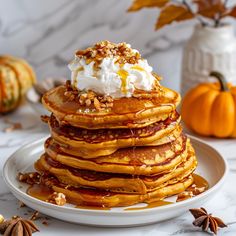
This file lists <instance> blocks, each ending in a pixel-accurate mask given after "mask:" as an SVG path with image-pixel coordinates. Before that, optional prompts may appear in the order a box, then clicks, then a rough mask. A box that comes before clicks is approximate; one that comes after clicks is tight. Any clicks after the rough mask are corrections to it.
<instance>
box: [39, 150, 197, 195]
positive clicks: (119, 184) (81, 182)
mask: <svg viewBox="0 0 236 236" xmlns="http://www.w3.org/2000/svg"><path fill="white" fill-rule="evenodd" d="M196 165H197V161H196V157H195V155H194V153H192V152H191V150H189V153H188V157H187V159H186V160H184V161H183V162H182V163H180V164H179V165H178V166H177V167H176V168H174V169H172V170H171V171H169V172H167V173H163V174H159V175H153V176H132V175H125V174H116V173H115V174H114V173H103V172H95V171H88V170H81V169H76V168H72V167H68V166H66V165H63V164H61V163H59V162H57V161H55V160H53V159H51V158H50V157H49V156H47V155H42V156H41V158H40V159H39V160H38V161H37V163H36V164H35V167H36V169H37V170H38V171H40V172H49V173H50V174H52V175H54V176H56V177H57V179H59V181H60V182H62V183H64V184H67V185H70V186H74V187H80V186H85V187H93V188H98V189H105V190H109V191H112V192H123V193H124V192H125V193H138V194H145V193H147V192H150V191H154V190H156V189H159V188H161V187H164V186H166V185H169V184H174V183H176V182H179V181H181V180H182V179H184V178H186V177H187V176H189V175H190V174H191V173H192V172H193V170H194V169H195V168H196Z"/></svg>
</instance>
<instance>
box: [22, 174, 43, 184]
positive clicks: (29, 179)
mask: <svg viewBox="0 0 236 236" xmlns="http://www.w3.org/2000/svg"><path fill="white" fill-rule="evenodd" d="M40 178H41V175H40V174H39V173H38V172H28V173H21V172H20V173H19V174H18V180H19V181H20V182H23V183H27V184H30V185H32V184H39V183H40Z"/></svg>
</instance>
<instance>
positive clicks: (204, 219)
mask: <svg viewBox="0 0 236 236" xmlns="http://www.w3.org/2000/svg"><path fill="white" fill-rule="evenodd" d="M189 211H190V212H191V213H192V215H193V216H194V218H195V220H194V221H193V225H194V226H198V227H202V230H203V231H207V230H208V229H210V231H211V232H213V233H214V234H217V231H218V228H224V227H227V225H226V224H225V223H224V222H223V221H222V220H221V219H220V218H218V217H214V216H212V214H208V213H207V211H206V209H204V208H203V207H201V208H200V209H189Z"/></svg>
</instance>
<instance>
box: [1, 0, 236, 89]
mask: <svg viewBox="0 0 236 236" xmlns="http://www.w3.org/2000/svg"><path fill="white" fill-rule="evenodd" d="M230 2H236V1H234V0H231V1H230ZM0 3H1V8H0V54H4V53H7V54H12V55H15V56H19V57H23V58H25V59H26V60H28V61H29V62H30V63H31V64H32V65H33V66H34V68H35V70H36V73H37V76H38V79H43V78H45V77H47V76H66V77H69V76H70V72H69V70H68V68H67V66H66V65H67V64H68V62H69V61H70V60H71V59H72V58H73V53H74V51H75V50H76V49H79V48H85V47H87V46H90V45H92V44H94V43H95V42H97V41H99V40H104V39H107V40H110V41H113V42H122V41H125V42H128V43H130V44H132V47H133V48H137V49H138V50H139V51H140V52H141V53H142V56H143V57H145V58H147V59H148V60H149V63H150V65H152V66H153V68H154V70H155V71H156V72H157V73H158V74H160V75H162V76H163V77H164V80H163V82H162V84H163V85H165V86H168V87H170V88H172V89H176V90H178V91H179V83H180V68H181V56H182V47H183V45H184V43H185V41H186V40H187V39H188V38H189V37H190V35H191V33H192V30H193V25H194V24H195V23H196V22H195V21H192V22H189V21H188V22H186V23H181V24H178V25H175V24H173V25H171V26H167V27H164V28H163V29H161V30H159V31H154V25H155V22H156V19H157V16H158V9H153V8H151V9H144V10H142V11H139V12H136V13H127V9H128V7H129V6H130V5H131V3H132V1H131V0H119V1H117V0H40V1H36V0H21V1H19V0H7V1H6V0H0ZM233 22H234V24H235V21H233Z"/></svg>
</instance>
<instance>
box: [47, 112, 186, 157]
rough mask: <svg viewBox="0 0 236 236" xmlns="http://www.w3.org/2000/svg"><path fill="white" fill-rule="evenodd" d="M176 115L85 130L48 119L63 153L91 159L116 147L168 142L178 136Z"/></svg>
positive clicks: (106, 153)
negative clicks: (133, 124)
mask: <svg viewBox="0 0 236 236" xmlns="http://www.w3.org/2000/svg"><path fill="white" fill-rule="evenodd" d="M179 121H180V117H179V115H178V114H177V113H174V115H173V117H169V118H168V119H166V120H165V121H160V122H156V123H154V124H151V125H150V126H146V127H143V128H133V129H100V130H87V129H83V128H77V127H72V126H69V125H59V123H58V121H57V120H56V119H55V117H54V116H52V117H51V118H50V120H49V125H50V129H51V134H52V137H53V139H54V141H55V142H56V143H58V144H59V145H60V146H61V150H62V151H63V152H64V153H67V154H71V155H76V156H81V157H83V158H95V157H98V156H102V155H109V154H112V153H114V152H115V151H116V150H117V149H119V148H125V147H131V146H144V145H147V146H156V145H161V144H164V143H167V142H171V141H173V140H174V139H176V138H177V137H179V136H180V135H181V131H182V128H181V127H180V126H179Z"/></svg>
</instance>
